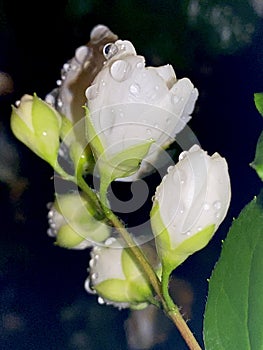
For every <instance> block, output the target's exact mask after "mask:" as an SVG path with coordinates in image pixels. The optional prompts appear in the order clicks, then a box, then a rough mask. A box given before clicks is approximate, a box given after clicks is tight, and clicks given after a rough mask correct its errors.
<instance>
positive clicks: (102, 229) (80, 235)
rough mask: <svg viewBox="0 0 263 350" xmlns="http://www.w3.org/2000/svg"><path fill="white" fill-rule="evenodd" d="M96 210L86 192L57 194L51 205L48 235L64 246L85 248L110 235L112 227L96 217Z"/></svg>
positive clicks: (57, 243)
mask: <svg viewBox="0 0 263 350" xmlns="http://www.w3.org/2000/svg"><path fill="white" fill-rule="evenodd" d="M94 215H95V212H94V210H93V209H92V207H91V206H90V204H89V202H88V200H87V198H86V197H85V195H84V194H80V193H78V192H74V193H69V194H57V195H56V200H55V202H54V203H53V204H52V205H51V207H50V210H49V213H48V219H49V226H50V227H49V229H48V235H49V236H51V237H55V238H56V245H58V246H60V247H63V248H71V249H85V248H87V247H90V246H92V245H93V244H94V243H98V242H103V241H104V240H106V239H107V238H108V237H109V234H110V227H109V226H107V225H106V224H104V223H103V222H101V221H98V220H96V219H95V217H94Z"/></svg>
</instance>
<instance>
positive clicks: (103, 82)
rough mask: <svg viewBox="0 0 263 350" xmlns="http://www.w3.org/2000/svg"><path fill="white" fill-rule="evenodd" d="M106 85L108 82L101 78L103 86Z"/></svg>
mask: <svg viewBox="0 0 263 350" xmlns="http://www.w3.org/2000/svg"><path fill="white" fill-rule="evenodd" d="M105 85H106V82H105V80H103V79H101V86H103V87H104V86H105Z"/></svg>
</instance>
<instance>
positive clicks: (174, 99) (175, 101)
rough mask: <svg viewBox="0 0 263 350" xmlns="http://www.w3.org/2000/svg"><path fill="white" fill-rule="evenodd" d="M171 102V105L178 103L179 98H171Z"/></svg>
mask: <svg viewBox="0 0 263 350" xmlns="http://www.w3.org/2000/svg"><path fill="white" fill-rule="evenodd" d="M171 101H172V103H173V104H177V103H178V102H179V97H178V96H176V95H172V96H171Z"/></svg>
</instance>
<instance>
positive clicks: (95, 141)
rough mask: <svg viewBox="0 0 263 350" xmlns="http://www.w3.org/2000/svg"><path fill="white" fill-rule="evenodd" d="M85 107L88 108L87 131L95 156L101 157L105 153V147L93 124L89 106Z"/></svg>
mask: <svg viewBox="0 0 263 350" xmlns="http://www.w3.org/2000/svg"><path fill="white" fill-rule="evenodd" d="M84 108H85V110H86V131H87V136H88V141H89V143H90V144H91V146H92V149H93V152H94V153H95V156H96V157H97V158H99V157H100V155H102V154H103V153H104V147H103V145H102V143H101V140H100V138H99V136H98V135H97V133H96V130H95V128H94V126H93V123H92V120H91V118H90V112H89V110H88V108H87V107H84Z"/></svg>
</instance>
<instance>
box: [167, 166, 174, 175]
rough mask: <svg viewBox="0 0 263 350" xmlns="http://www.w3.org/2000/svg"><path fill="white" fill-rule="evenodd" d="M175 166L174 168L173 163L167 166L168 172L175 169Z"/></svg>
mask: <svg viewBox="0 0 263 350" xmlns="http://www.w3.org/2000/svg"><path fill="white" fill-rule="evenodd" d="M173 168H174V167H173V166H172V165H171V166H169V167H168V168H167V173H170V171H171V170H173Z"/></svg>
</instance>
